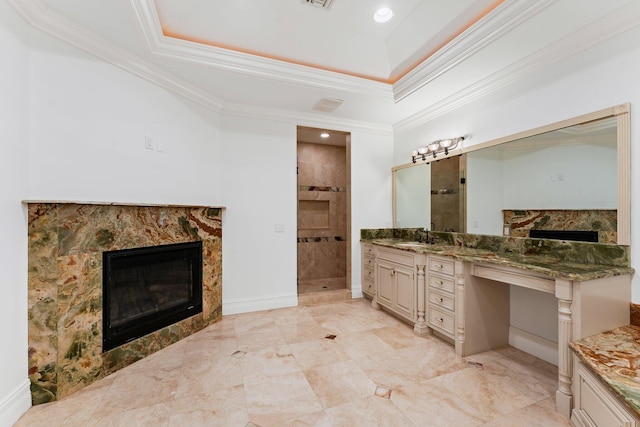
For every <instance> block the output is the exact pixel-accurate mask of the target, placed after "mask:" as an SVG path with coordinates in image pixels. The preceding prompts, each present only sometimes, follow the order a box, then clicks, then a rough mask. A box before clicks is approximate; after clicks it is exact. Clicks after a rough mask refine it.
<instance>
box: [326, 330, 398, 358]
mask: <svg viewBox="0 0 640 427" xmlns="http://www.w3.org/2000/svg"><path fill="white" fill-rule="evenodd" d="M335 342H336V343H338V345H339V346H340V348H341V350H342V351H343V352H344V353H345V354H347V355H348V356H349V357H350V358H352V359H358V358H361V357H367V356H372V355H374V354H380V353H389V352H394V351H395V350H394V349H393V347H391V346H390V345H389V344H387V343H386V342H384V341H383V340H382V339H381V338H380V337H378V336H377V335H376V334H374V333H373V332H371V331H362V332H359V333H350V334H346V335H338V336H337V337H336V339H335Z"/></svg>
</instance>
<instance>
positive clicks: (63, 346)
mask: <svg viewBox="0 0 640 427" xmlns="http://www.w3.org/2000/svg"><path fill="white" fill-rule="evenodd" d="M25 203H26V204H27V206H28V215H29V218H28V223H29V245H28V266H29V272H28V294H29V297H28V298H29V300H28V301H29V311H28V313H29V319H28V324H29V356H28V357H29V378H30V380H31V395H32V401H33V404H34V405H35V404H40V403H44V402H49V401H53V400H57V399H60V398H62V397H64V396H67V395H69V394H71V393H73V392H75V391H78V390H80V389H82V388H83V387H85V386H87V385H89V384H91V383H92V382H94V381H96V380H98V379H100V378H102V377H104V376H106V375H109V374H111V373H113V372H115V371H117V370H118V369H121V368H123V367H125V366H127V365H130V364H131V363H133V362H135V361H137V360H139V359H142V358H144V357H146V356H148V355H150V354H152V353H154V352H156V351H158V350H160V349H162V348H164V347H167V346H168V345H170V344H173V343H174V342H176V341H179V340H180V339H182V338H184V337H186V336H189V335H191V334H193V333H195V332H197V331H199V330H201V329H203V328H204V327H206V326H208V325H210V324H212V323H214V322H216V321H218V320H219V319H220V318H221V316H222V216H221V214H222V209H223V208H221V207H204V206H176V205H133V204H117V203H113V204H112V203H91V202H67V201H63V202H58V201H26V202H25ZM197 240H201V241H202V246H203V257H202V258H203V259H202V261H203V277H202V288H203V289H202V313H199V314H197V315H195V316H192V317H189V318H187V319H184V320H181V321H180V322H177V323H175V324H173V325H170V326H167V327H165V328H162V329H160V330H158V331H156V332H153V333H151V334H148V335H145V336H143V337H141V338H138V339H136V340H134V341H131V342H128V343H126V344H124V345H122V346H120V347H116V348H114V349H112V350H109V351H107V352H104V353H103V352H102V252H104V251H111V250H118V249H130V248H136V247H145V246H155V245H163V244H170V243H183V242H192V241H197Z"/></svg>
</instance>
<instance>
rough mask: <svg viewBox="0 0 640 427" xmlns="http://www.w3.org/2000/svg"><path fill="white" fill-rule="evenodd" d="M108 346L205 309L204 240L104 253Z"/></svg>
mask: <svg viewBox="0 0 640 427" xmlns="http://www.w3.org/2000/svg"><path fill="white" fill-rule="evenodd" d="M102 268H103V273H102V282H103V305H104V307H103V310H102V315H103V322H102V325H103V333H102V344H103V345H102V348H103V351H108V350H110V349H112V348H115V347H117V346H120V345H122V344H124V343H126V342H129V341H131V340H134V339H136V338H139V337H141V336H143V335H146V334H148V333H150V332H153V331H156V330H158V329H161V328H163V327H165V326H168V325H171V324H173V323H176V322H178V321H180V320H182V319H186V318H187V317H190V316H193V315H195V314H197V313H200V312H202V242H200V241H197V242H189V243H178V244H171V245H158V246H152V247H143V248H134V249H124V250H116V251H107V252H104V253H103V262H102Z"/></svg>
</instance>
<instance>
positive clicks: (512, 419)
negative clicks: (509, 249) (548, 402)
mask: <svg viewBox="0 0 640 427" xmlns="http://www.w3.org/2000/svg"><path fill="white" fill-rule="evenodd" d="M570 425H571V423H570V422H569V420H568V419H567V418H565V417H564V416H562V415H560V414H559V413H557V412H555V411H550V410H548V409H546V408H543V407H541V406H540V405H537V404H534V405H530V406H527V407H525V408H522V409H520V410H518V411H515V412H512V413H511V414H507V415H503V416H501V417H499V418H496V419H495V420H493V421H491V422H489V423H487V424H484V425H483V427H512V426H527V427H569V426H570Z"/></svg>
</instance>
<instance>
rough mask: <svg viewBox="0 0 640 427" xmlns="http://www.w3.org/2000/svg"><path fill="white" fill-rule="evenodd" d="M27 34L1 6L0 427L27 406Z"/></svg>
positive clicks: (14, 417) (8, 423) (20, 24)
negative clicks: (1, 229)
mask: <svg viewBox="0 0 640 427" xmlns="http://www.w3.org/2000/svg"><path fill="white" fill-rule="evenodd" d="M26 40H28V31H27V29H26V28H25V27H24V24H22V22H21V21H20V18H18V17H17V16H16V15H15V14H14V12H13V10H12V9H10V8H9V6H8V5H7V4H6V3H5V2H0V58H2V66H0V94H2V95H1V96H0V117H1V118H0V149H1V150H2V155H0V183H1V184H0V222H1V223H2V224H3V225H4V227H3V231H2V239H0V260H2V264H0V325H2V351H0V426H9V425H12V424H13V423H14V422H15V421H17V419H18V418H19V417H20V415H22V413H23V412H24V411H25V410H26V409H27V408H29V406H30V405H31V396H30V394H29V381H28V378H27V224H26V212H25V210H24V209H23V207H22V204H21V203H20V202H21V200H22V198H23V197H24V196H25V194H26V192H27V177H28V170H29V163H28V140H29V121H28V120H29V106H28V94H29V79H28V76H29V56H28V55H29V51H28V47H27V45H26Z"/></svg>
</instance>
